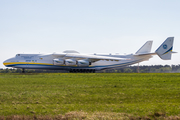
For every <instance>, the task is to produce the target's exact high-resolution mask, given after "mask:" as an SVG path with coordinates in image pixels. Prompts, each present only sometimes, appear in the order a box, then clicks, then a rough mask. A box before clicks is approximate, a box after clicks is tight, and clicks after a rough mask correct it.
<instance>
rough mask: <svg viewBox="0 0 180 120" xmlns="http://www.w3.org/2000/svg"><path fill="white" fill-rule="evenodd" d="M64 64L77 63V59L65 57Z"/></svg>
mask: <svg viewBox="0 0 180 120" xmlns="http://www.w3.org/2000/svg"><path fill="white" fill-rule="evenodd" d="M65 65H66V66H74V65H77V61H76V60H73V59H65Z"/></svg>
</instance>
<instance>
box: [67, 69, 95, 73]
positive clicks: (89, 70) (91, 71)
mask: <svg viewBox="0 0 180 120" xmlns="http://www.w3.org/2000/svg"><path fill="white" fill-rule="evenodd" d="M69 72H70V73H95V72H96V70H95V69H70V70H69Z"/></svg>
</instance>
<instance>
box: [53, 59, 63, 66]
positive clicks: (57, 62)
mask: <svg viewBox="0 0 180 120" xmlns="http://www.w3.org/2000/svg"><path fill="white" fill-rule="evenodd" d="M53 64H54V65H64V60H63V59H54V60H53Z"/></svg>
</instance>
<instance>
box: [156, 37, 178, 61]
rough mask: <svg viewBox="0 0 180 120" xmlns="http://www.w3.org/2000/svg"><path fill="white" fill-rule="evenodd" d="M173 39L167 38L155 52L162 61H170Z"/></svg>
mask: <svg viewBox="0 0 180 120" xmlns="http://www.w3.org/2000/svg"><path fill="white" fill-rule="evenodd" d="M173 42H174V37H168V38H167V39H166V40H165V41H164V42H163V43H162V44H161V45H160V47H159V48H158V49H157V50H156V52H155V53H156V54H158V56H159V57H160V58H161V59H163V60H171V54H172V53H173V52H172V49H173Z"/></svg>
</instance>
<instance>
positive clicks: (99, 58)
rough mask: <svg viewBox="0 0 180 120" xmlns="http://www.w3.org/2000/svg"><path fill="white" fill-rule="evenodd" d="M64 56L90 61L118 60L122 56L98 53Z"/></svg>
mask: <svg viewBox="0 0 180 120" xmlns="http://www.w3.org/2000/svg"><path fill="white" fill-rule="evenodd" d="M64 57H66V58H75V59H79V60H80V59H88V60H90V61H91V62H96V61H98V60H108V61H109V60H111V61H120V60H123V59H124V58H117V57H106V56H99V55H86V54H66V55H65V56H64Z"/></svg>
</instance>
